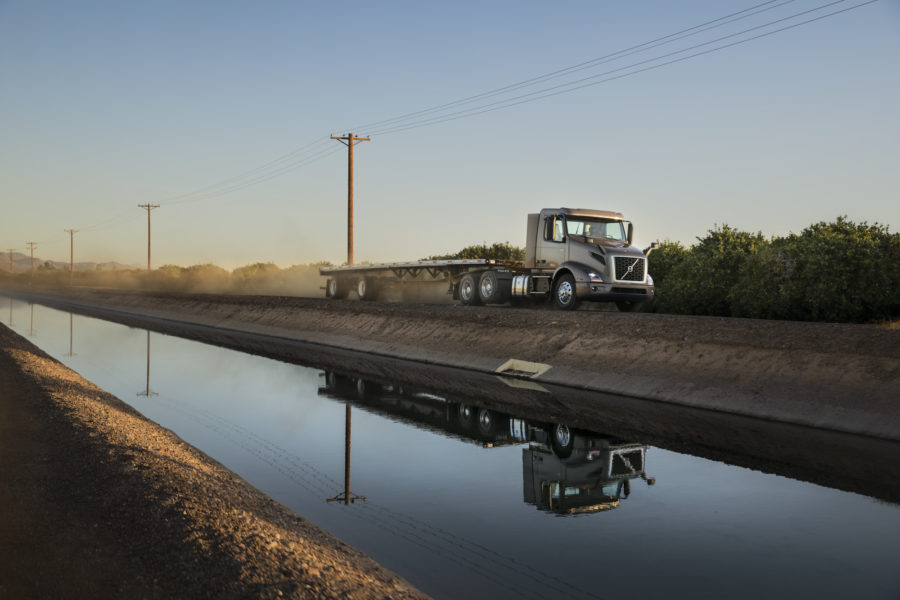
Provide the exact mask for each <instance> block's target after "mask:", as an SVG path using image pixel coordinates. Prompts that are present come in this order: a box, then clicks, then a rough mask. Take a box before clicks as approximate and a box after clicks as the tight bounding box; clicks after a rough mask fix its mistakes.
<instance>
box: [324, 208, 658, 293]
mask: <svg viewBox="0 0 900 600" xmlns="http://www.w3.org/2000/svg"><path fill="white" fill-rule="evenodd" d="M626 225H627V226H626ZM633 235H634V228H633V227H632V225H631V223H628V222H626V221H625V220H624V218H623V217H622V214H621V213H617V212H610V211H598V210H588V209H569V208H557V209H546V208H545V209H544V210H542V211H541V212H540V213H535V214H529V215H528V222H527V234H526V243H525V260H524V261H503V260H494V259H488V258H477V259H462V260H418V261H407V262H391V263H375V264H358V265H343V266H337V267H321V268H320V269H319V273H320V274H321V275H323V276H325V277H326V278H327V279H326V283H325V295H326V296H327V297H328V298H335V299H341V298H346V297H347V296H348V295H349V294H350V293H351V292H355V293H356V295H357V296H358V297H359V299H360V300H373V299H375V298H376V297H377V295H378V291H379V289H380V288H381V287H383V286H384V285H386V284H415V283H425V282H436V281H444V282H446V283H447V292H448V293H449V294H451V295H452V297H453V299H454V300H459V301H460V302H461V303H462V304H464V305H477V304H504V303H506V302H508V301H510V300H520V299H521V300H547V299H550V300H552V301H553V302H554V304H555V305H556V307H557V308H560V309H563V310H571V309H574V308H575V307H576V305H577V304H578V303H579V302H580V301H582V300H590V301H600V302H615V303H616V305H617V306H618V308H619V310H623V311H630V310H632V309H633V308H634V307H635V306H636V305H637V304H639V303H641V302H645V301H647V300H650V299H651V298H652V296H653V293H654V287H653V279H652V278H651V277H650V276H649V274H648V273H647V255H648V254H649V253H650V251H651V250H653V249H654V248H655V247H656V244H655V243H654V244H653V245H651V247H650V248H647V249H646V250H643V251H641V250H640V249H638V248H635V247H634V246H633V245H632V239H633Z"/></svg>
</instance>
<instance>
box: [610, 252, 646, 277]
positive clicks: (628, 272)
mask: <svg viewBox="0 0 900 600" xmlns="http://www.w3.org/2000/svg"><path fill="white" fill-rule="evenodd" d="M615 264H616V281H644V279H645V277H644V273H645V272H646V267H647V259H646V258H631V257H630V256H617V257H615Z"/></svg>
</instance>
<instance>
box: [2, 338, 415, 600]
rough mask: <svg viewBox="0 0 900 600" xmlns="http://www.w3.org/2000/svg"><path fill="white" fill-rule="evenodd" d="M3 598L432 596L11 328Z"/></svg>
mask: <svg viewBox="0 0 900 600" xmlns="http://www.w3.org/2000/svg"><path fill="white" fill-rule="evenodd" d="M0 443H2V446H0V481H2V482H3V484H2V485H0V598H91V599H96V598H191V599H195V598H217V599H219V598H283V597H284V598H359V599H368V598H425V597H426V596H424V595H423V594H421V593H420V592H418V591H417V590H415V589H414V588H412V587H411V586H410V585H409V584H408V583H406V582H404V581H403V580H401V579H400V578H399V577H397V576H396V575H394V574H393V573H390V572H388V571H386V570H385V569H383V568H382V567H380V566H379V565H377V564H376V563H374V562H373V561H372V560H371V559H369V558H367V557H366V556H364V555H363V554H361V553H360V552H359V551H357V550H355V549H353V548H351V547H349V546H347V545H346V544H344V543H343V542H341V541H340V540H338V539H336V538H334V537H333V536H331V535H329V534H327V533H325V532H323V531H322V530H320V529H319V528H317V527H315V526H314V525H311V524H310V523H308V522H306V521H304V520H303V519H302V518H301V517H299V516H298V515H296V514H295V513H293V512H291V511H290V510H288V509H287V508H285V507H283V506H281V505H278V504H276V503H275V502H274V501H272V500H271V499H269V498H268V497H266V496H265V495H263V494H262V493H260V492H259V491H258V490H256V489H254V488H253V487H251V486H250V485H248V484H247V483H246V482H244V481H243V480H242V479H240V478H238V477H237V476H236V475H234V474H233V473H232V472H230V471H228V470H227V469H225V468H224V467H223V466H222V465H220V464H219V463H217V462H216V461H214V460H212V459H211V458H209V457H208V456H206V455H205V454H203V453H201V452H199V451H198V450H196V449H195V448H193V447H191V446H189V445H188V444H186V443H185V442H183V441H182V440H181V439H180V438H178V437H177V436H176V435H175V434H173V433H172V432H170V431H169V430H166V429H163V428H161V427H159V426H158V425H156V424H155V423H152V422H150V421H148V420H147V419H145V418H144V417H142V416H141V415H139V414H138V413H136V412H135V411H134V410H133V409H131V408H130V407H129V406H128V405H126V404H125V403H123V402H121V401H120V400H118V399H117V398H115V397H114V396H112V395H110V394H108V393H106V392H104V391H103V390H101V389H99V388H97V387H96V386H94V385H93V384H91V383H90V382H88V381H86V380H84V379H82V378H81V377H80V376H79V375H78V374H76V373H75V372H73V371H71V370H70V369H68V368H66V367H65V366H63V365H62V364H60V363H59V362H57V361H55V360H54V359H52V358H50V357H49V356H47V355H45V354H44V353H43V352H42V351H40V350H39V349H38V348H36V347H34V346H33V345H32V344H30V343H29V342H28V341H26V340H25V339H23V338H21V337H20V336H18V335H16V334H14V333H13V332H11V331H10V330H9V329H8V328H6V327H5V326H3V325H0Z"/></svg>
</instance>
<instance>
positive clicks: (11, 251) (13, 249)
mask: <svg viewBox="0 0 900 600" xmlns="http://www.w3.org/2000/svg"><path fill="white" fill-rule="evenodd" d="M6 251H7V252H9V274H10V275H12V272H13V260H12V253H13V252H15V251H16V249H15V248H7V249H6Z"/></svg>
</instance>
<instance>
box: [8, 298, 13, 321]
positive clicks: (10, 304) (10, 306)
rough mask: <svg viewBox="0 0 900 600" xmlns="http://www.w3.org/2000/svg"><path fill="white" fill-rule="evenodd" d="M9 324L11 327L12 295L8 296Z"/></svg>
mask: <svg viewBox="0 0 900 600" xmlns="http://www.w3.org/2000/svg"><path fill="white" fill-rule="evenodd" d="M9 326H10V327H12V326H13V324H12V296H10V297H9Z"/></svg>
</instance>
